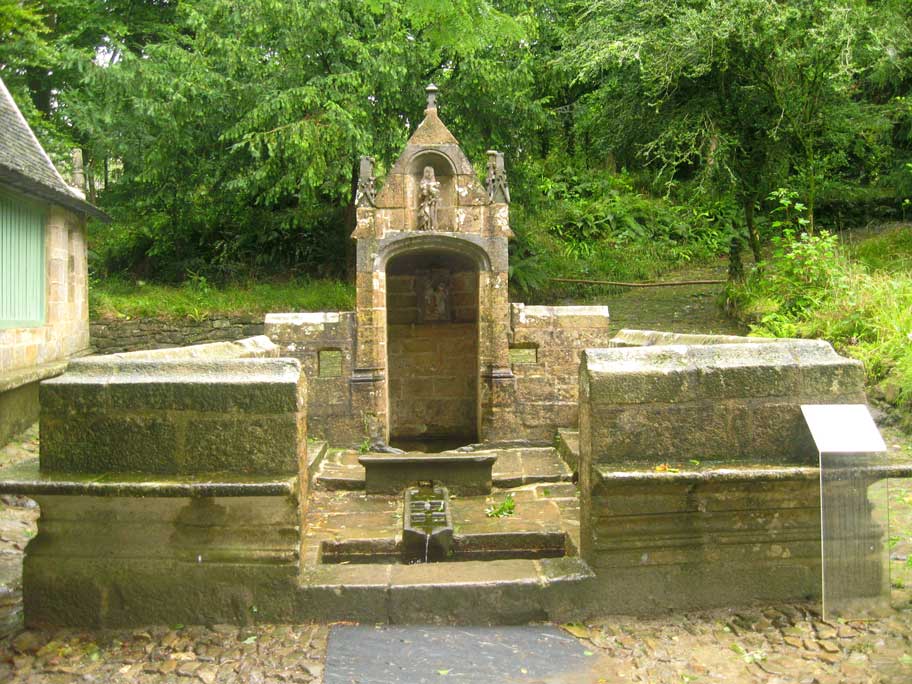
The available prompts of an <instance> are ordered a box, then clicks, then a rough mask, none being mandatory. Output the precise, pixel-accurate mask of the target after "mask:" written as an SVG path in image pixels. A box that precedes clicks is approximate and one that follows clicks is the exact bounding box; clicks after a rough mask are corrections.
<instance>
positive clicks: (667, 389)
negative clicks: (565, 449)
mask: <svg viewBox="0 0 912 684" xmlns="http://www.w3.org/2000/svg"><path fill="white" fill-rule="evenodd" d="M580 386H581V390H582V393H583V394H582V396H581V403H582V407H581V411H582V414H583V418H581V430H582V423H583V422H584V420H585V422H587V423H588V429H589V430H590V436H591V458H592V462H593V463H605V462H614V463H617V462H621V463H623V462H625V461H628V460H632V459H646V460H654V461H655V462H656V463H661V462H663V461H667V460H677V459H690V458H697V459H700V460H707V459H712V458H722V459H726V460H732V459H742V460H747V461H752V462H773V463H775V462H792V463H796V462H797V463H813V462H814V460H815V458H816V451H815V450H814V446H813V443H812V441H811V438H810V433H809V432H808V431H807V428H806V427H805V425H804V419H803V417H802V415H801V410H800V405H801V404H835V403H842V404H846V403H849V404H851V403H862V404H863V403H865V393H864V368H863V367H862V365H861V363H860V362H858V361H855V360H851V359H846V358H843V357H841V356H839V355H838V354H836V352H835V351H833V348H832V347H831V346H830V345H829V344H828V343H826V342H823V341H818V340H797V341H783V342H778V343H775V344H772V343H742V344H721V345H705V346H680V345H669V346H652V347H632V348H620V349H594V350H587V352H586V357H585V363H584V366H583V367H582V369H581V374H580ZM583 450H584V451H585V446H583Z"/></svg>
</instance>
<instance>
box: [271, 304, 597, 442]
mask: <svg viewBox="0 0 912 684" xmlns="http://www.w3.org/2000/svg"><path fill="white" fill-rule="evenodd" d="M427 326H429V327H434V325H433V324H427ZM390 328H393V329H394V330H393V332H392V333H391V336H392V337H393V340H392V341H391V342H390V358H389V362H390V363H391V364H392V368H391V369H390V375H391V382H390V391H389V397H388V399H389V402H390V411H391V412H392V413H393V414H396V415H398V414H397V412H399V411H400V410H403V407H404V410H405V412H406V413H408V414H409V415H411V416H412V417H413V418H416V419H418V420H425V422H426V423H428V424H430V423H431V418H432V417H433V415H434V414H443V413H445V412H446V411H451V410H455V411H456V412H457V413H458V415H457V416H456V419H455V421H454V423H453V424H450V425H447V426H446V427H448V428H450V429H454V426H455V427H460V426H467V425H468V424H469V423H468V421H469V420H475V419H476V416H475V414H474V410H475V407H474V405H471V406H470V404H474V401H473V397H471V396H470V395H469V392H470V391H471V392H477V389H476V387H477V385H476V382H477V376H475V377H469V378H468V380H469V381H471V383H468V382H466V377H465V376H466V375H468V374H469V373H471V374H473V375H474V374H477V373H478V372H479V369H478V367H477V359H475V360H473V358H470V356H469V353H471V354H475V355H476V356H477V349H476V345H474V344H473V343H472V342H467V341H466V338H467V336H468V335H469V334H477V332H476V330H475V325H474V324H468V323H461V324H448V325H440V326H439V329H438V328H434V330H433V331H432V332H431V333H430V334H425V332H426V331H425V330H424V328H422V327H421V326H420V325H417V324H412V325H411V327H409V325H408V324H394V325H391V326H390ZM399 328H401V330H399ZM265 332H266V335H267V336H268V337H269V338H270V339H271V340H272V341H273V342H275V343H276V344H277V345H278V346H279V347H280V348H281V354H282V356H290V357H294V358H297V359H299V360H300V361H301V367H302V369H303V372H304V373H305V374H306V375H307V379H308V386H309V388H310V392H309V395H310V399H309V403H308V429H309V431H310V434H312V435H314V436H317V437H319V438H321V439H326V440H328V441H329V442H331V443H333V444H337V445H344V444H357V443H359V442H360V441H361V440H362V439H363V438H364V435H365V433H366V430H365V425H364V418H363V417H362V416H361V415H360V411H359V410H358V409H356V408H355V407H354V406H353V403H352V389H351V383H352V357H353V353H354V346H355V339H356V336H357V334H358V333H357V326H356V321H355V314H354V312H348V311H346V312H322V313H298V314H280V313H277V314H267V316H266V328H265ZM508 334H509V336H510V348H511V349H510V355H511V361H512V363H511V367H512V372H513V376H514V377H512V378H508V379H507V382H506V383H504V384H505V387H504V388H502V389H501V390H499V392H500V394H499V395H498V397H496V398H495V399H494V400H492V401H493V404H494V407H495V408H494V410H495V411H497V412H498V416H497V420H496V421H495V422H496V424H497V426H498V430H499V432H497V433H494V434H487V435H483V436H482V438H483V439H486V440H488V441H496V440H500V439H520V438H521V439H532V440H546V441H549V442H550V441H551V440H552V439H554V436H555V434H556V431H557V429H558V428H560V427H576V425H577V422H578V416H579V403H578V396H579V365H580V354H581V353H582V351H583V349H585V348H586V347H596V346H607V345H608V343H609V342H610V339H611V338H610V336H609V315H608V308H607V307H604V306H525V305H524V304H513V305H512V314H511V320H510V328H509V331H508ZM406 346H409V348H410V351H413V352H415V353H409V354H404V353H403V352H404V349H405V347H406ZM422 347H426V348H425V349H424V350H423V351H422V350H421V348H422ZM331 354H336V355H337V356H336V357H335V358H336V359H337V360H336V362H335V365H333V367H332V368H331V369H330V370H331V372H327V370H328V369H327V366H326V364H323V365H321V359H324V360H325V359H328V358H329V357H330V355H331ZM410 364H411V365H410ZM397 376H398V377H400V378H411V380H409V381H408V382H405V383H403V382H402V381H398V382H394V381H393V380H394V379H395V377H397ZM460 376H463V377H462V379H461V380H460ZM457 382H463V383H464V384H463V385H460V386H458V387H457V386H455V383H457ZM416 383H418V384H420V385H421V387H420V388H417V387H416V386H415V384H416ZM435 402H436V403H435ZM481 403H482V405H484V400H482V402H481ZM399 404H402V406H400V405H399ZM419 404H421V405H426V406H425V408H418V405H419ZM413 422H415V421H413ZM400 424H402V423H397V422H396V420H394V422H393V426H394V427H395V426H398V425H400ZM414 432H417V431H414ZM403 434H406V435H409V434H412V432H409V431H408V430H405V431H404V432H403ZM422 434H424V433H422Z"/></svg>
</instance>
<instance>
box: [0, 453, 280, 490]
mask: <svg viewBox="0 0 912 684" xmlns="http://www.w3.org/2000/svg"><path fill="white" fill-rule="evenodd" d="M0 494H23V495H25V496H40V495H62V496H73V495H80V496H124V497H147V496H148V497H214V496H297V495H298V477H297V476H287V477H282V476H268V475H267V476H257V475H250V476H239V475H234V474H229V473H197V474H194V475H180V476H167V475H154V476H150V475H148V474H145V473H87V474H78V475H74V474H73V473H60V472H41V471H40V470H39V466H38V459H37V458H32V459H29V460H26V461H22V462H21V463H17V464H16V465H12V466H8V467H6V468H0Z"/></svg>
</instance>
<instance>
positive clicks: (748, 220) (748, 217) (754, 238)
mask: <svg viewBox="0 0 912 684" xmlns="http://www.w3.org/2000/svg"><path fill="white" fill-rule="evenodd" d="M744 224H745V225H746V226H747V240H748V242H749V243H750V248H751V252H753V254H754V263H755V264H759V263H760V260H761V259H762V256H761V254H760V234H759V233H758V232H757V224H755V223H754V198H753V197H749V198H748V199H746V200H744Z"/></svg>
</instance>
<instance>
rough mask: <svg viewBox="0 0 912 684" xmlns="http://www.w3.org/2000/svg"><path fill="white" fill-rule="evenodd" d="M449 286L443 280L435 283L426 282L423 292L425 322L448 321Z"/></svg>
mask: <svg viewBox="0 0 912 684" xmlns="http://www.w3.org/2000/svg"><path fill="white" fill-rule="evenodd" d="M448 303H449V285H448V283H447V282H445V281H444V280H438V281H437V282H436V283H431V282H428V283H427V286H426V288H425V290H424V312H423V313H424V315H423V316H422V318H423V320H425V321H448V320H450V312H449V305H448Z"/></svg>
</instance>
